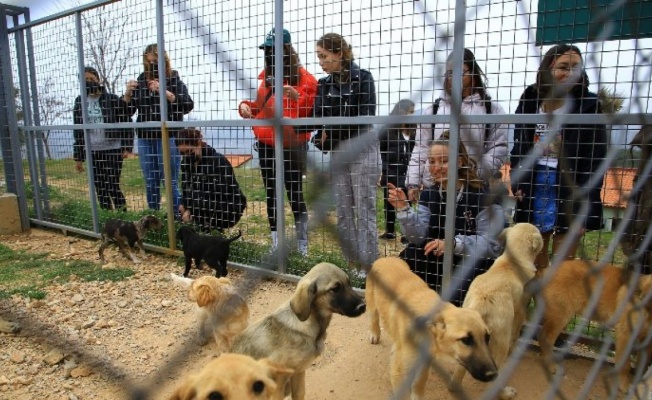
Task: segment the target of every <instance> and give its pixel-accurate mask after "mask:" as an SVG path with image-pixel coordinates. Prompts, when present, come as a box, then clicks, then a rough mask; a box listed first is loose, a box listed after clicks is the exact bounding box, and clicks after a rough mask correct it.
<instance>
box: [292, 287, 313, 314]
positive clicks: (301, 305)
mask: <svg viewBox="0 0 652 400" xmlns="http://www.w3.org/2000/svg"><path fill="white" fill-rule="evenodd" d="M316 294H317V282H316V281H308V280H301V281H299V284H298V285H297V290H296V291H295V292H294V296H292V299H291V300H290V308H291V309H292V312H294V313H295V314H296V315H297V317H298V318H299V320H300V321H305V320H307V319H308V317H310V310H311V309H312V301H313V300H314V299H315V295H316Z"/></svg>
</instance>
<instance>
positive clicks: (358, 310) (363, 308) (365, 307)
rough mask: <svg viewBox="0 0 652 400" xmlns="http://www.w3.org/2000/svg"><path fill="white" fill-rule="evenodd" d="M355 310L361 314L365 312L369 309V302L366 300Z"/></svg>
mask: <svg viewBox="0 0 652 400" xmlns="http://www.w3.org/2000/svg"><path fill="white" fill-rule="evenodd" d="M355 311H356V312H358V313H360V314H364V312H365V311H367V304H366V303H365V302H362V303H360V304H358V306H357V307H356V308H355Z"/></svg>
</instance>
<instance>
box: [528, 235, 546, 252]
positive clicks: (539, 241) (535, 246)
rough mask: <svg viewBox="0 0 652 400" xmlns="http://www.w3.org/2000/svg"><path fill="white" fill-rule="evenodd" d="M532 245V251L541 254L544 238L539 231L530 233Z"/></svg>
mask: <svg viewBox="0 0 652 400" xmlns="http://www.w3.org/2000/svg"><path fill="white" fill-rule="evenodd" d="M530 245H531V246H532V253H533V254H539V253H540V252H541V249H543V238H542V237H541V234H540V233H539V232H536V233H535V232H533V233H531V234H530Z"/></svg>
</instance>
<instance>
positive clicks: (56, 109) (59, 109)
mask: <svg viewBox="0 0 652 400" xmlns="http://www.w3.org/2000/svg"><path fill="white" fill-rule="evenodd" d="M53 88H54V80H53V79H52V78H51V77H50V78H47V79H46V80H45V82H44V83H43V85H40V86H39V88H38V106H39V115H40V122H41V125H54V123H55V121H56V120H57V119H58V118H59V117H61V116H63V115H64V114H66V113H67V112H70V111H71V110H70V109H69V108H66V107H65V103H64V102H63V101H62V100H61V99H60V98H59V97H58V96H57V94H56V93H54V92H53V90H52V89H53ZM49 138H50V131H49V130H47V131H45V132H44V133H43V145H44V146H45V154H46V156H47V158H48V160H51V159H52V153H51V151H50V145H49V143H48V139H49Z"/></svg>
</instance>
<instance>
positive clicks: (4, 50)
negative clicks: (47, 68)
mask: <svg viewBox="0 0 652 400" xmlns="http://www.w3.org/2000/svg"><path fill="white" fill-rule="evenodd" d="M0 70H1V71H2V76H1V77H0V83H1V84H2V87H0V105H2V106H3V107H2V109H3V110H4V111H5V114H4V115H3V117H6V121H7V131H8V133H9V135H8V136H9V148H10V149H11V150H8V148H6V147H4V145H5V144H7V143H6V140H3V147H2V153H3V154H2V155H3V160H4V157H5V156H7V155H8V157H7V158H8V159H9V160H10V161H9V163H5V165H7V164H10V167H11V168H10V169H7V171H5V174H6V175H7V178H8V180H11V179H12V178H13V182H7V187H8V188H12V187H11V186H10V184H11V185H13V190H14V191H15V194H16V197H17V198H18V209H19V212H20V224H21V229H22V230H23V231H24V230H27V229H29V214H28V213H29V210H28V208H27V198H26V195H25V176H24V174H23V164H22V160H21V153H20V139H19V135H18V120H17V118H16V103H15V102H14V83H13V80H12V76H11V54H10V53H9V33H8V31H7V14H6V13H5V10H4V8H3V7H0ZM3 95H4V96H3ZM3 103H4V104H3ZM7 153H9V154H7ZM11 175H13V176H11Z"/></svg>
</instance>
